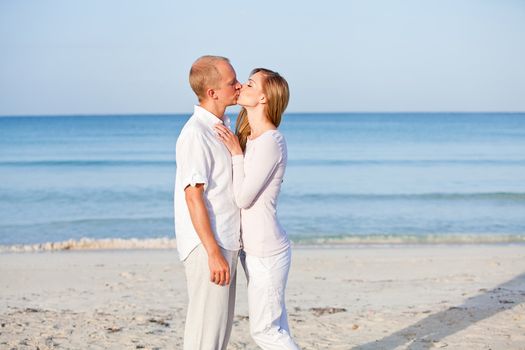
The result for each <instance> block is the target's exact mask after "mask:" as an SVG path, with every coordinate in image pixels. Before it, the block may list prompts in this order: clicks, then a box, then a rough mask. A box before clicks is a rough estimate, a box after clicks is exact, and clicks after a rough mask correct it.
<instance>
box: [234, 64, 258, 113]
mask: <svg viewBox="0 0 525 350" xmlns="http://www.w3.org/2000/svg"><path fill="white" fill-rule="evenodd" d="M264 101H265V96H264V93H263V73H262V72H257V73H255V74H254V75H252V76H251V77H250V79H248V81H247V82H246V83H245V84H243V85H242V87H241V93H240V95H239V98H238V99H237V104H239V105H241V106H243V107H255V106H257V105H258V104H259V103H261V102H263V103H264Z"/></svg>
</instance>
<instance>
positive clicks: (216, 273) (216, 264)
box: [208, 249, 230, 286]
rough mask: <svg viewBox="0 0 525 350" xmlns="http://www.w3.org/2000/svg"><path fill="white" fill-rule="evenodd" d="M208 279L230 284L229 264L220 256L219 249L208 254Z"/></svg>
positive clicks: (220, 283)
mask: <svg viewBox="0 0 525 350" xmlns="http://www.w3.org/2000/svg"><path fill="white" fill-rule="evenodd" d="M208 266H209V268H210V281H211V282H213V283H215V284H218V285H221V286H225V285H228V284H230V265H228V263H227V262H226V259H224V256H222V254H221V251H220V249H218V250H216V251H214V252H211V253H209V254H208Z"/></svg>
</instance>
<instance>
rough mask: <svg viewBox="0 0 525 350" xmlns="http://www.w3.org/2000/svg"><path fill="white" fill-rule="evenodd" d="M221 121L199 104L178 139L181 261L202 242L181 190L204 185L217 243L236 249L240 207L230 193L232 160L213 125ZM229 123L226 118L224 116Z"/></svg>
mask: <svg viewBox="0 0 525 350" xmlns="http://www.w3.org/2000/svg"><path fill="white" fill-rule="evenodd" d="M221 122H222V120H221V119H219V118H217V117H216V116H215V115H213V114H212V113H210V112H208V111H207V110H205V109H204V108H202V107H200V106H195V109H194V112H193V115H192V116H191V118H190V119H189V120H188V121H187V122H186V124H185V125H184V127H183V128H182V131H181V133H180V135H179V138H178V139H177V145H176V162H177V172H176V175H175V194H174V204H175V205H174V208H175V235H176V237H177V249H178V251H179V257H180V259H181V260H185V259H186V257H187V256H188V255H189V254H190V253H191V251H192V250H193V249H195V247H197V246H198V245H199V244H200V243H201V241H200V239H199V236H198V235H197V232H196V231H195V228H194V227H193V224H192V222H191V218H190V214H189V210H188V206H187V204H186V199H185V194H184V189H185V188H186V187H187V186H195V185H196V184H199V183H202V184H204V202H205V204H206V208H207V209H208V216H209V218H210V224H211V228H212V230H213V233H214V235H215V239H216V240H217V243H218V244H219V246H221V247H222V248H224V249H228V250H239V249H240V247H241V243H240V210H239V208H238V207H237V205H236V204H235V200H234V195H233V185H232V183H233V179H232V160H231V155H230V152H229V151H228V149H227V148H226V146H224V144H223V143H222V142H221V141H220V140H218V139H217V136H216V133H215V131H214V129H213V126H214V125H215V124H217V123H221ZM224 124H226V126H229V119H228V118H227V117H226V116H225V117H224Z"/></svg>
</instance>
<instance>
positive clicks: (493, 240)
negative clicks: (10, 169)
mask: <svg viewBox="0 0 525 350" xmlns="http://www.w3.org/2000/svg"><path fill="white" fill-rule="evenodd" d="M292 241H293V243H294V245H295V246H296V247H300V246H312V245H314V246H326V247H329V246H339V245H374V244H378V245H402V244H430V245H431V244H505V243H523V244H525V234H512V235H510V234H509V235H501V234H494V235H488V234H441V235H437V234H436V235H380V234H377V235H351V236H337V237H335V236H332V237H301V238H299V237H295V238H293V239H292ZM175 248H176V241H175V238H168V237H162V238H129V239H122V238H107V239H91V238H82V239H79V240H67V241H61V242H46V243H36V244H14V245H0V253H24V252H28V253H29V252H45V251H64V250H126V249H175Z"/></svg>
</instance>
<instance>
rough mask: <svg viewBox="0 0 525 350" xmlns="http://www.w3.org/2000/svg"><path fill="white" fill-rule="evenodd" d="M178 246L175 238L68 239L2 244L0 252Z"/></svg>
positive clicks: (167, 247) (164, 247)
mask: <svg viewBox="0 0 525 350" xmlns="http://www.w3.org/2000/svg"><path fill="white" fill-rule="evenodd" d="M175 247H176V243H175V239H174V238H167V237H164V238H147V239H139V238H130V239H121V238H108V239H91V238H82V239H79V240H72V239H71V240H68V241H62V242H46V243H37V244H24V245H22V244H15V245H3V246H2V245H0V252H2V253H5V252H12V253H19V252H20V253H21V252H44V251H57V250H123V249H173V248H175Z"/></svg>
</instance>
